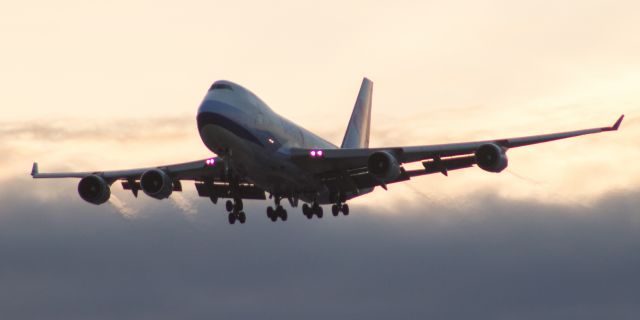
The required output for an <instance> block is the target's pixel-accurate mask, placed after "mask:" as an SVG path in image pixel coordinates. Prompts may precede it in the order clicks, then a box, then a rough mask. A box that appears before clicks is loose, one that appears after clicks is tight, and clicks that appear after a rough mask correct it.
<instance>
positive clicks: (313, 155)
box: [309, 150, 324, 158]
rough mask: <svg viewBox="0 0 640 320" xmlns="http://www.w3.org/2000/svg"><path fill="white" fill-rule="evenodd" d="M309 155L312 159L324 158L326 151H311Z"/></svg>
mask: <svg viewBox="0 0 640 320" xmlns="http://www.w3.org/2000/svg"><path fill="white" fill-rule="evenodd" d="M309 155H310V156H311V158H321V157H322V156H324V151H322V150H311V151H309Z"/></svg>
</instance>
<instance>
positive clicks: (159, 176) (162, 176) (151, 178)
mask: <svg viewBox="0 0 640 320" xmlns="http://www.w3.org/2000/svg"><path fill="white" fill-rule="evenodd" d="M140 189H142V191H144V193H146V194H147V195H148V196H149V197H152V198H156V199H165V198H168V197H169V196H170V195H171V193H172V192H173V181H172V180H171V177H169V175H168V174H167V173H166V172H164V171H162V170H160V169H149V170H147V171H145V172H144V173H143V174H142V176H140Z"/></svg>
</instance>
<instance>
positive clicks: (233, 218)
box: [229, 212, 242, 224]
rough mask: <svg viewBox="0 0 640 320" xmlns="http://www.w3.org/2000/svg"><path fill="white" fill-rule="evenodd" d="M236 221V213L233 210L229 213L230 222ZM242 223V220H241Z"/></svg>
mask: <svg viewBox="0 0 640 320" xmlns="http://www.w3.org/2000/svg"><path fill="white" fill-rule="evenodd" d="M234 223H236V214H235V213H233V212H230V213H229V224H234ZM240 223H242V222H240Z"/></svg>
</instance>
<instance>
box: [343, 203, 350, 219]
mask: <svg viewBox="0 0 640 320" xmlns="http://www.w3.org/2000/svg"><path fill="white" fill-rule="evenodd" d="M342 214H344V215H345V216H348V215H349V205H348V204H346V203H345V204H343V205H342Z"/></svg>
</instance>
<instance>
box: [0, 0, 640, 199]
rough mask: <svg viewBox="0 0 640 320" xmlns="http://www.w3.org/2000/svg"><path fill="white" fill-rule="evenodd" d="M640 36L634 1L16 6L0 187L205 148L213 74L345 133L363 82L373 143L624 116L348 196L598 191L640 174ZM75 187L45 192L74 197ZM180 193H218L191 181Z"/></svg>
mask: <svg viewBox="0 0 640 320" xmlns="http://www.w3.org/2000/svg"><path fill="white" fill-rule="evenodd" d="M639 34H640V2H638V1H585V0H575V1H539V0H536V1H517V2H516V1H445V2H443V1H393V2H377V1H322V2H311V1H64V0H63V1H13V2H4V3H2V4H0V41H1V43H2V44H1V48H2V50H1V54H0V57H2V58H1V59H0V86H1V87H2V90H1V93H0V152H2V154H3V157H2V159H0V165H2V167H3V169H2V171H0V185H2V188H5V187H6V186H7V185H9V184H10V183H12V182H14V181H19V180H25V181H26V180H28V179H30V177H29V175H28V174H29V171H30V168H31V163H32V162H33V161H38V162H39V163H40V169H41V170H42V171H52V170H81V171H85V170H99V169H102V170H107V169H120V168H127V167H139V166H153V165H161V164H167V163H173V162H182V161H190V160H194V159H199V158H205V157H208V156H210V153H209V151H208V150H207V149H206V148H205V147H204V145H203V144H202V143H201V141H200V138H199V136H198V133H197V129H196V122H195V113H196V110H197V107H198V104H199V103H200V100H201V99H202V98H203V96H204V93H205V92H206V90H207V88H208V87H209V86H210V84H211V83H212V82H213V81H215V80H218V79H227V80H231V81H234V82H237V83H239V84H241V85H243V86H245V87H247V88H249V89H250V90H252V91H253V92H254V93H256V94H257V95H258V96H260V97H261V98H262V99H263V100H264V101H265V102H267V103H268V104H269V105H270V106H271V107H272V108H273V109H274V110H275V111H276V112H278V113H280V114H282V115H284V116H285V117H287V118H289V119H290V120H292V121H294V122H296V123H298V124H299V125H302V126H304V127H306V128H308V129H310V130H311V131H313V132H315V133H317V134H319V135H321V136H323V137H325V138H327V139H328V140H330V141H332V142H334V143H339V142H340V140H341V138H342V134H343V132H344V129H345V127H346V124H347V121H348V117H349V114H350V112H351V109H352V107H353V103H354V101H355V97H356V94H357V90H358V87H359V85H360V81H361V78H362V77H363V76H366V77H369V78H370V79H372V80H373V81H374V83H375V84H374V94H373V96H374V100H373V115H372V133H371V135H372V136H371V144H372V146H391V145H418V144H436V143H446V142H460V141H465V140H475V139H491V138H507V137H512V136H520V135H529V134H539V133H547V132H554V131H565V130H573V129H582V128H590V127H599V126H608V125H611V124H612V123H613V122H614V121H615V119H616V118H617V117H618V116H619V115H620V114H625V115H626V118H625V121H624V122H623V124H622V127H621V130H620V131H618V132H615V133H604V134H599V135H591V136H586V137H579V138H576V139H572V140H565V141H559V142H552V143H549V144H544V145H538V146H532V147H527V148H520V149H516V150H511V151H510V152H509V153H508V155H509V160H510V166H509V168H508V169H507V170H506V171H505V172H503V173H502V174H491V173H487V172H484V171H482V170H480V169H478V168H474V169H468V170H463V171H458V172H453V173H452V174H451V175H450V176H449V177H448V178H445V177H442V176H438V175H433V176H426V177H421V178H416V179H414V180H412V181H411V182H410V183H408V184H407V185H400V184H399V185H393V186H391V187H390V191H389V192H384V191H381V190H379V191H376V192H375V194H374V196H372V197H364V198H362V199H357V200H355V201H354V204H360V205H370V206H380V205H387V204H389V203H392V202H393V201H400V200H416V199H421V198H423V197H427V198H428V201H445V202H452V201H453V202H455V201H456V200H457V199H461V197H463V196H466V195H469V194H474V193H478V192H489V193H498V194H500V195H501V196H504V197H509V198H536V199H538V200H541V201H545V202H585V203H589V202H590V201H593V200H594V199H597V198H598V197H599V196H601V195H603V194H605V193H608V192H612V191H619V190H628V189H634V188H637V187H638V185H639V184H640V165H639V164H638V159H640V117H639V116H638V114H639V113H640V37H639V36H638V35H639ZM75 184H76V181H74V180H68V181H64V182H55V183H53V184H52V183H51V182H48V181H37V182H35V181H34V182H33V188H34V190H35V191H36V193H37V194H39V195H40V196H46V195H47V194H50V193H52V192H59V193H65V194H66V193H68V194H69V195H71V196H74V197H75V196H77V195H76V194H75V192H76V191H75V186H76V185H75ZM53 185H55V186H60V188H58V190H56V191H53V190H51V186H53ZM114 190H120V187H119V186H114ZM115 192H116V194H118V196H119V197H120V199H124V201H126V202H129V201H131V202H133V200H131V199H130V198H132V197H131V196H130V195H128V194H127V195H124V193H122V192H121V191H115ZM121 193H122V195H121ZM184 197H186V199H187V200H188V201H205V200H206V199H204V200H196V198H197V194H196V193H195V190H194V188H193V187H191V186H186V188H185V193H184ZM206 201H208V200H206ZM133 205H134V206H135V204H133Z"/></svg>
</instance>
